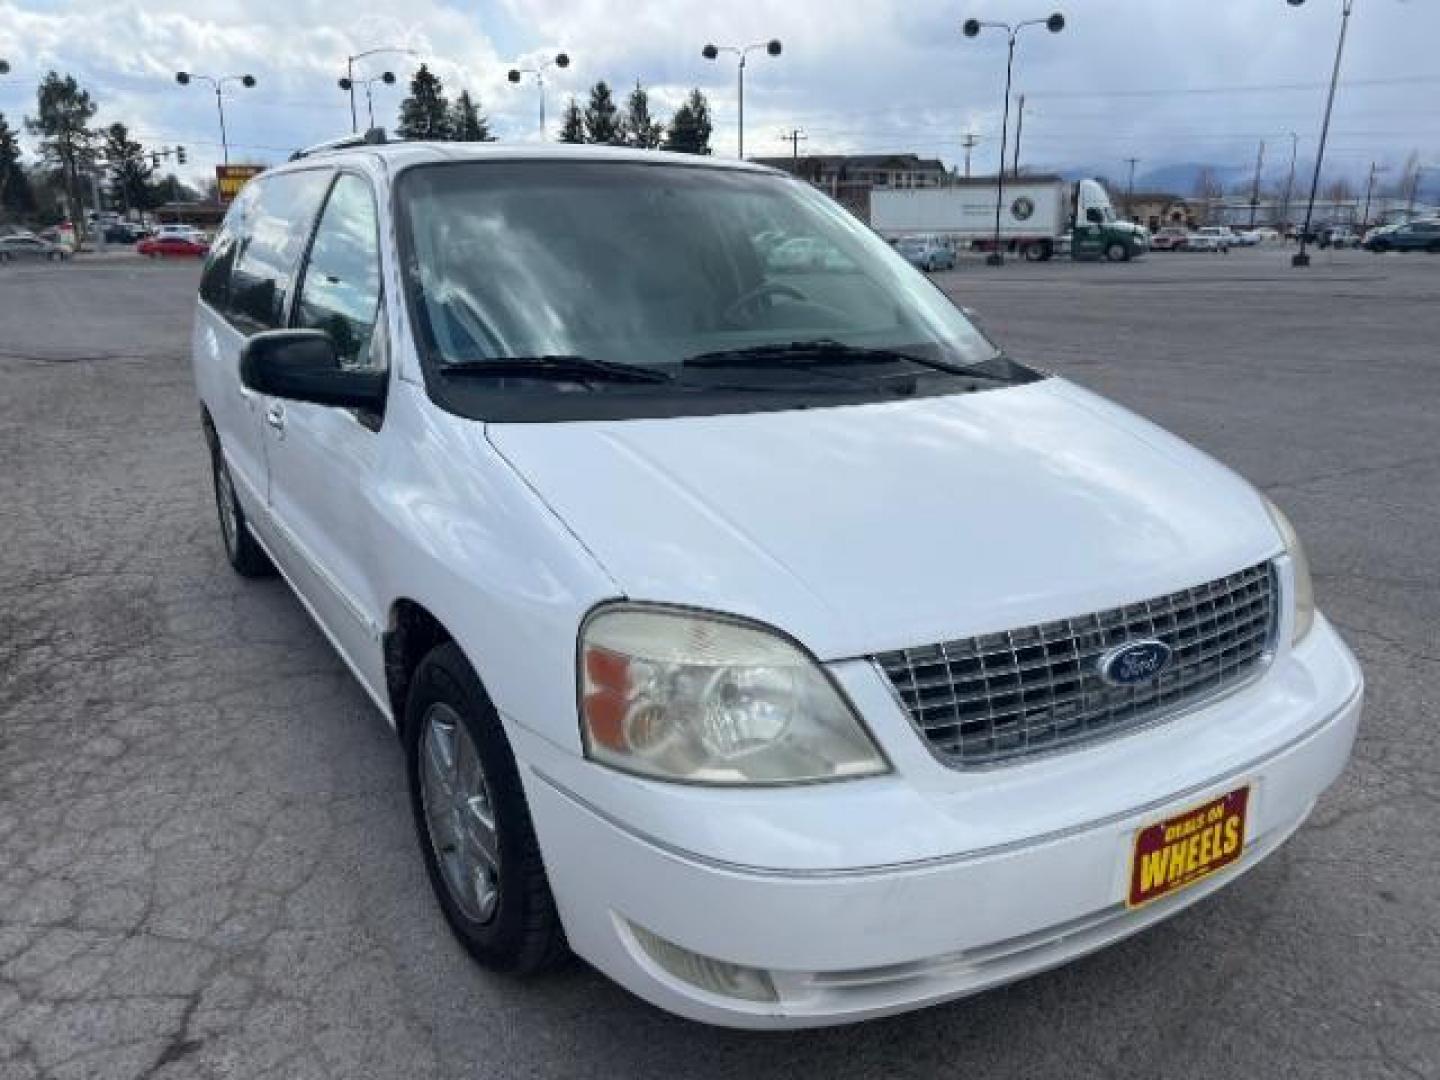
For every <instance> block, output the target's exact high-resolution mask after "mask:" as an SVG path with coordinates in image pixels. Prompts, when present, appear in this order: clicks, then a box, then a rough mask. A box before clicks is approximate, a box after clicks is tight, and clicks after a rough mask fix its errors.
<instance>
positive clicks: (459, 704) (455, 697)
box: [404, 642, 569, 973]
mask: <svg viewBox="0 0 1440 1080" xmlns="http://www.w3.org/2000/svg"><path fill="white" fill-rule="evenodd" d="M404 735H405V750H406V761H407V765H408V768H407V772H408V774H409V779H410V805H411V810H412V812H413V814H414V818H415V831H416V834H417V835H418V837H419V840H420V847H421V851H422V852H423V854H424V858H425V869H426V872H427V873H428V874H429V877H430V884H431V887H432V888H433V889H434V891H435V896H436V898H437V899H438V900H439V902H440V908H441V910H442V911H443V912H444V914H445V919H446V921H447V922H448V923H449V924H450V928H451V930H453V931H454V933H455V936H456V937H457V938H458V939H459V940H460V943H461V944H462V945H464V946H465V948H466V950H467V951H468V952H469V953H470V954H471V955H472V956H474V957H475V958H476V959H477V960H479V961H480V962H481V963H482V964H484V965H485V966H486V967H489V968H493V969H495V970H497V971H515V972H522V973H528V972H534V971H540V970H543V969H545V968H550V967H554V966H556V965H557V964H559V963H560V962H562V961H563V960H564V959H565V957H566V956H567V955H568V953H569V950H568V948H567V947H566V944H565V935H564V931H563V930H562V929H561V927H560V917H559V915H558V914H557V912H556V910H555V901H554V899H553V897H552V896H551V894H550V885H549V882H548V880H547V879H546V877H545V866H544V863H543V862H542V861H541V858H540V844H539V841H538V840H537V839H536V838H535V827H534V825H533V823H532V822H531V820H530V810H529V807H528V806H527V805H526V803H525V793H524V790H523V789H522V787H521V785H520V773H519V770H518V769H517V768H516V765H515V755H514V754H513V753H512V751H511V749H510V744H509V742H508V741H507V740H506V738H505V733H504V731H503V730H502V728H501V726H500V716H499V714H498V713H497V712H496V711H495V706H494V705H492V704H491V702H490V698H489V696H488V695H487V694H486V693H485V688H484V687H483V686H482V685H481V684H480V679H479V677H478V676H476V674H475V671H474V669H473V668H472V667H471V666H470V664H469V662H468V661H467V660H466V659H465V656H464V654H463V653H462V652H461V651H460V650H459V648H457V647H456V646H455V645H454V644H453V643H452V642H446V643H444V644H442V645H438V646H436V647H435V648H434V649H433V650H431V651H430V653H429V654H428V655H427V656H426V657H425V659H424V660H422V661H421V662H420V666H419V667H418V668H417V669H416V671H415V678H414V680H413V681H412V683H411V688H410V695H409V699H408V700H407V702H406V705H405V731H404Z"/></svg>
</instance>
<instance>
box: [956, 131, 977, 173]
mask: <svg viewBox="0 0 1440 1080" xmlns="http://www.w3.org/2000/svg"><path fill="white" fill-rule="evenodd" d="M979 141H980V140H979V139H977V138H976V137H975V133H974V132H973V131H967V132H966V133H965V139H964V141H963V142H962V143H961V144H960V145H961V146H963V147H964V148H965V179H966V180H969V179H970V151H971V150H974V149H975V144H976V143H978V142H979Z"/></svg>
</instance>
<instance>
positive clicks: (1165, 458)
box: [488, 379, 1280, 660]
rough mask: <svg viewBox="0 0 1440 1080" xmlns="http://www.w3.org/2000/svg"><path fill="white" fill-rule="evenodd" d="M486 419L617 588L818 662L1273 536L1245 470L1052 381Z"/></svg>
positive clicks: (1172, 572) (1157, 587) (1160, 581)
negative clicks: (810, 402)
mask: <svg viewBox="0 0 1440 1080" xmlns="http://www.w3.org/2000/svg"><path fill="white" fill-rule="evenodd" d="M488 435H489V437H490V439H491V441H492V442H493V443H494V445H495V446H496V447H497V448H498V449H499V451H500V452H501V453H502V454H503V455H504V456H505V457H506V458H507V459H508V460H509V461H510V462H511V464H512V465H513V466H514V467H515V468H516V469H517V470H518V471H519V473H520V474H521V475H522V476H524V477H525V479H526V480H527V481H528V482H529V483H530V484H531V485H533V487H534V488H535V490H536V491H538V492H539V494H540V497H541V498H543V499H544V500H545V501H546V502H547V503H548V504H549V505H550V507H551V508H552V509H553V510H554V511H555V513H556V514H558V515H559V517H560V518H561V519H562V520H563V521H564V522H565V523H566V524H567V525H568V526H569V528H570V529H571V530H572V531H573V532H574V533H575V535H576V536H577V537H578V538H579V541H580V542H581V543H582V544H583V545H584V546H585V547H586V548H587V549H588V550H589V551H590V552H591V553H592V554H593V555H594V557H595V558H596V559H597V560H598V561H599V562H600V564H601V565H602V566H603V567H604V568H605V569H606V571H607V572H608V573H609V574H610V575H611V577H612V578H613V579H614V580H615V582H616V584H617V586H618V588H619V589H620V591H621V592H622V593H623V594H624V595H625V596H626V597H629V598H631V599H635V600H650V601H663V602H668V603H674V604H684V605H689V606H692V607H699V608H707V609H711V610H716V611H723V612H729V613H731V614H738V615H744V616H749V617H751V618H754V619H758V620H760V621H762V622H765V623H769V624H770V625H772V626H778V627H780V628H781V629H783V630H785V631H787V632H788V633H790V634H792V635H794V636H795V637H796V638H798V639H799V640H801V641H802V642H804V643H805V644H806V645H807V646H808V647H809V648H810V649H811V650H812V651H814V652H815V653H816V654H817V655H818V656H820V657H821V658H822V659H826V660H835V659H841V658H844V657H851V656H860V655H864V654H867V653H871V652H876V651H881V650H886V649H894V648H903V647H906V646H914V645H923V644H927V643H930V642H934V641H940V640H946V639H950V638H955V637H961V636H967V635H970V634H975V633H982V632H987V631H992V630H1004V629H1007V628H1010V627H1014V626H1021V625H1026V624H1030V623H1035V622H1042V621H1045V620H1048V619H1053V618H1058V617H1062V616H1066V615H1079V614H1084V613H1086V612H1090V611H1096V610H1100V609H1104V608H1109V607H1114V606H1116V605H1118V604H1122V603H1128V602H1132V601H1136V600H1142V599H1145V598H1147V597H1151V596H1156V595H1159V594H1162V593H1165V592H1169V591H1172V590H1175V589H1178V588H1183V587H1185V586H1189V585H1195V584H1199V583H1200V582H1203V581H1208V580H1210V579H1212V578H1216V577H1219V576H1221V575H1223V574H1226V573H1229V572H1231V571H1234V570H1238V569H1240V568H1242V567H1245V566H1249V565H1251V564H1253V563H1256V562H1259V561H1261V560H1262V559H1265V558H1267V557H1269V556H1272V555H1274V554H1276V553H1277V552H1278V551H1279V549H1280V541H1279V538H1278V536H1277V535H1276V533H1275V529H1274V527H1273V525H1272V524H1271V522H1270V520H1269V517H1268V515H1267V513H1266V511H1265V508H1264V506H1263V504H1262V502H1261V500H1260V498H1259V496H1258V495H1257V494H1256V493H1255V492H1254V491H1253V489H1251V488H1250V487H1249V485H1248V484H1246V483H1245V482H1244V481H1243V480H1241V479H1240V478H1238V477H1237V476H1235V475H1234V474H1233V473H1231V472H1230V471H1229V470H1227V469H1225V468H1224V467H1222V466H1221V465H1219V464H1217V463H1216V462H1214V461H1213V460H1211V459H1210V458H1209V457H1207V456H1205V455H1204V454H1202V453H1200V452H1199V451H1198V450H1195V449H1193V448H1191V447H1189V446H1187V445H1186V444H1184V443H1182V442H1181V441H1180V440H1178V439H1176V438H1174V437H1173V436H1171V435H1168V434H1166V433H1165V432H1163V431H1161V430H1160V429H1159V428H1157V427H1155V426H1154V425H1152V424H1150V423H1148V422H1146V421H1144V420H1141V419H1139V418H1138V417H1136V416H1134V415H1132V414H1130V413H1128V412H1126V411H1125V410H1123V409H1121V408H1119V407H1117V406H1115V405H1112V404H1110V403H1108V402H1106V401H1105V400H1104V399H1102V398H1099V397H1097V396H1095V395H1093V394H1090V393H1088V392H1086V391H1084V390H1081V389H1079V388H1077V387H1075V386H1073V385H1070V384H1068V383H1066V382H1065V381H1064V380H1061V379H1047V380H1044V381H1042V382H1038V383H1033V384H1030V385H1028V386H1023V387H1015V388H1009V389H1000V390H991V391H984V392H979V393H972V394H964V395H954V396H949V397H936V398H925V399H920V400H911V401H903V402H885V403H881V404H873V405H863V406H853V407H844V408H817V409H810V410H800V411H790V412H770V413H747V414H741V415H727V416H713V417H699V418H697V417H685V418H677V419H664V420H626V421H604V422H584V423H552V424H496V425H491V426H490V427H489V428H488Z"/></svg>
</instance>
